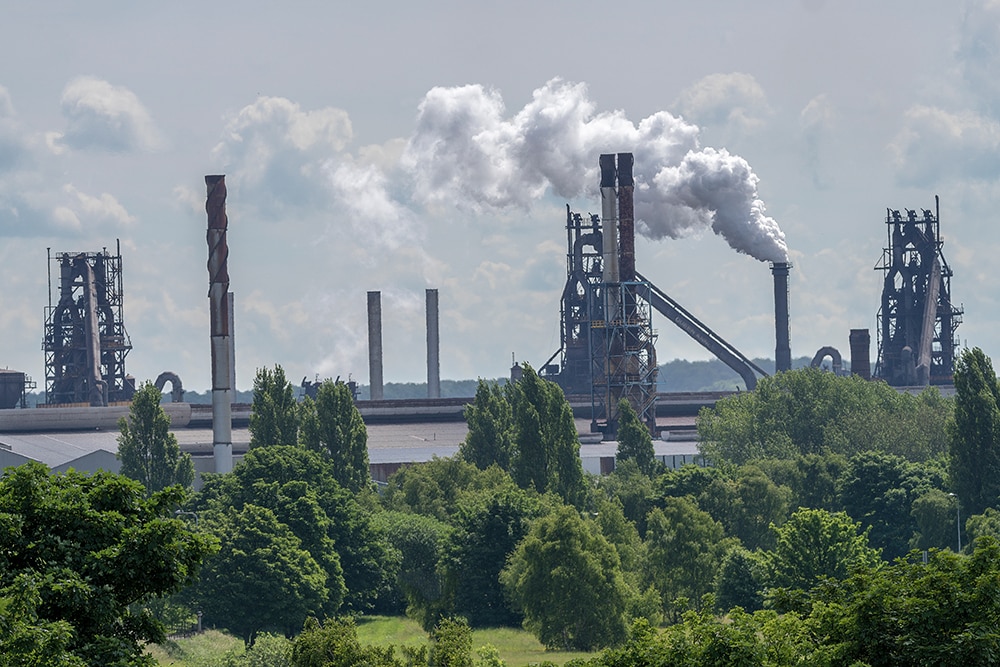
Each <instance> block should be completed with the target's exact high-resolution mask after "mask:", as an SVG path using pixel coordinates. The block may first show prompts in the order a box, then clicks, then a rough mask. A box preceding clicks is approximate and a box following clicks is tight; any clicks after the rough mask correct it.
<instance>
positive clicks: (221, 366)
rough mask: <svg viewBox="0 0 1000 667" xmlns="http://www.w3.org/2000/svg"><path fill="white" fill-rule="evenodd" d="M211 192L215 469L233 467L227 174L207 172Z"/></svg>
mask: <svg viewBox="0 0 1000 667" xmlns="http://www.w3.org/2000/svg"><path fill="white" fill-rule="evenodd" d="M205 187H206V190H207V191H208V196H207V199H206V202H205V211H206V213H208V281H209V287H208V299H209V312H210V315H211V326H212V450H213V454H214V456H215V472H217V473H226V472H231V471H232V469H233V419H232V387H231V386H230V382H231V378H232V377H233V372H232V366H233V360H232V348H231V347H230V335H231V329H230V312H231V311H230V308H229V246H228V244H227V243H226V232H227V230H228V227H229V218H228V217H227V216H226V177H225V176H206V177H205Z"/></svg>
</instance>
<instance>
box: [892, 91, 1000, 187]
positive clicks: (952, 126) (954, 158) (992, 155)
mask: <svg viewBox="0 0 1000 667" xmlns="http://www.w3.org/2000/svg"><path fill="white" fill-rule="evenodd" d="M889 150H890V152H891V154H892V156H893V162H894V165H895V168H896V180H897V181H898V182H899V183H900V184H902V185H911V186H917V187H926V186H932V185H937V184H939V183H940V182H941V181H944V180H950V179H956V178H958V179H982V180H996V179H997V178H998V177H1000V123H998V122H997V121H995V120H993V119H991V118H987V117H984V116H981V115H978V114H976V113H974V112H971V111H964V112H959V113H952V112H949V111H945V110H943V109H938V108H934V107H928V106H914V107H912V108H910V109H909V110H908V111H907V112H906V114H905V116H904V118H903V126H902V128H901V129H900V131H899V133H898V134H897V135H896V137H895V138H894V139H893V141H892V143H891V144H890V145H889Z"/></svg>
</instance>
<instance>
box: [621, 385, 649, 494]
mask: <svg viewBox="0 0 1000 667" xmlns="http://www.w3.org/2000/svg"><path fill="white" fill-rule="evenodd" d="M629 459H631V460H633V461H635V462H636V464H637V465H638V466H639V470H641V471H642V472H643V474H646V475H653V474H654V473H655V472H656V453H655V452H654V450H653V437H652V436H651V435H650V434H649V428H648V427H647V426H646V425H645V424H643V423H642V422H641V421H640V420H639V415H638V414H636V412H635V410H634V409H633V408H632V404H631V403H629V402H628V400H627V399H624V398H623V399H622V400H620V401H618V452H617V453H616V454H615V463H621V462H623V461H627V460H629Z"/></svg>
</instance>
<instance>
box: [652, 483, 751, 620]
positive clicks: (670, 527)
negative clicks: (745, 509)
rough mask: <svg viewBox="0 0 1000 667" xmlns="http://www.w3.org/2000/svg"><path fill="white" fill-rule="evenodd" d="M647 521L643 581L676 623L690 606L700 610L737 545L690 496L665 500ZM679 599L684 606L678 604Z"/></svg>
mask: <svg viewBox="0 0 1000 667" xmlns="http://www.w3.org/2000/svg"><path fill="white" fill-rule="evenodd" d="M646 522H647V527H646V557H647V563H648V565H647V571H646V576H647V581H648V583H650V584H653V585H654V586H656V588H657V590H659V591H660V593H661V594H662V596H663V609H664V611H668V612H672V613H673V616H674V618H675V620H676V619H677V618H678V616H679V614H678V612H682V611H685V610H686V606H687V604H688V603H691V604H694V605H696V606H699V605H700V604H701V598H702V596H703V595H705V594H706V593H711V592H712V589H713V587H714V585H715V577H716V573H717V572H718V571H719V564H720V563H721V562H722V558H723V556H725V554H726V552H727V551H729V550H730V549H732V548H734V547H735V546H737V545H738V542H737V541H736V540H732V539H724V535H725V531H724V530H723V528H722V524H720V523H719V522H718V521H716V520H714V519H713V518H712V517H711V516H710V515H709V514H708V513H707V512H704V511H702V510H701V509H699V508H698V505H697V503H696V502H695V501H694V500H692V499H691V498H689V497H683V498H665V499H664V506H663V508H657V509H654V510H653V511H652V512H650V513H649V517H648V518H647V520H646ZM680 598H683V599H684V600H687V601H688V602H687V603H683V604H678V602H677V601H678V599H680Z"/></svg>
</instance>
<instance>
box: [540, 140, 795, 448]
mask: <svg viewBox="0 0 1000 667" xmlns="http://www.w3.org/2000/svg"><path fill="white" fill-rule="evenodd" d="M632 165H633V156H632V154H631V153H618V154H617V155H610V154H606V155H602V156H601V157H600V167H601V215H600V216H597V215H590V216H588V217H586V218H585V217H584V216H583V215H581V214H579V213H574V212H573V211H572V210H570V207H569V206H568V205H567V207H566V245H567V251H566V285H565V287H564V288H563V292H562V297H561V299H560V319H561V324H560V328H561V345H560V348H559V349H558V350H557V351H556V352H555V353H554V354H553V355H552V356H551V357H550V358H549V360H548V361H547V362H546V363H545V364H544V365H543V366H542V372H543V373H544V374H545V376H546V377H548V378H549V379H551V380H554V381H556V382H558V383H559V385H560V386H561V387H562V388H563V391H565V392H566V393H567V394H569V395H588V394H589V395H590V396H591V402H592V412H593V417H592V429H593V430H594V431H595V432H596V431H601V432H602V433H604V435H605V437H614V436H615V434H616V432H617V427H618V402H619V400H620V399H622V398H625V399H628V401H629V403H630V404H631V405H632V407H633V409H634V410H635V411H636V413H637V414H638V415H639V417H640V419H642V421H643V422H644V423H646V424H647V425H649V427H650V429H651V430H652V429H653V428H654V427H655V411H656V406H655V400H656V373H657V368H656V350H655V348H654V343H655V339H656V334H655V332H654V330H653V328H652V322H651V315H652V311H653V310H656V311H657V312H659V313H660V314H661V315H663V316H664V317H666V318H667V319H668V320H669V321H670V322H672V323H674V324H675V325H676V326H677V327H678V328H680V329H681V330H682V331H684V333H686V334H688V335H689V336H690V337H691V338H693V339H694V340H695V341H697V342H698V343H699V344H700V345H702V346H703V347H705V348H706V349H707V350H709V351H710V352H712V354H714V355H715V356H717V357H718V358H719V359H720V360H722V361H723V362H724V363H725V364H726V365H727V366H729V367H730V368H732V369H733V370H734V371H736V372H737V373H738V374H739V375H740V377H741V378H743V381H744V383H745V384H746V386H747V388H748V389H753V388H754V387H755V386H756V385H757V378H758V376H764V375H767V373H765V372H764V371H763V370H762V369H761V368H760V367H759V366H757V365H756V364H754V363H753V362H752V361H751V360H750V359H749V358H747V357H746V356H745V355H743V354H742V353H741V352H740V351H739V350H737V349H736V348H735V347H733V346H732V345H730V344H729V343H727V342H726V341H725V340H723V339H722V338H721V337H720V336H719V335H718V334H716V333H715V332H714V331H712V330H711V329H710V328H708V327H707V326H706V325H705V324H703V323H702V322H700V321H699V320H698V319H697V318H696V317H695V316H694V315H692V314H691V313H689V312H688V311H687V310H685V309H684V308H683V307H682V306H681V305H680V304H678V303H677V302H676V301H674V300H673V299H671V298H670V297H669V296H668V295H667V294H666V292H664V291H663V290H661V289H659V288H658V287H656V286H655V285H653V284H652V283H651V282H650V281H649V280H647V279H646V278H645V277H644V276H643V275H642V274H641V273H639V272H638V271H637V270H636V266H635V216H634V213H633V188H634V181H633V175H632ZM782 266H784V267H785V269H784V274H783V275H784V283H783V285H784V294H785V297H784V302H783V303H784V325H783V326H784V330H785V332H786V335H785V338H784V343H783V345H784V348H786V349H787V347H788V336H787V331H788V305H787V304H788V301H787V291H788V290H787V275H788V271H787V267H788V265H782ZM777 294H778V287H777V283H776V287H775V295H776V296H777ZM777 321H780V318H779V320H777ZM781 326H782V325H781V324H776V327H777V328H781ZM781 344H782V343H779V345H781ZM557 356H558V357H559V358H560V363H559V364H558V365H557V364H553V363H552V362H553V361H554V360H555V358H556V357H557Z"/></svg>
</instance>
